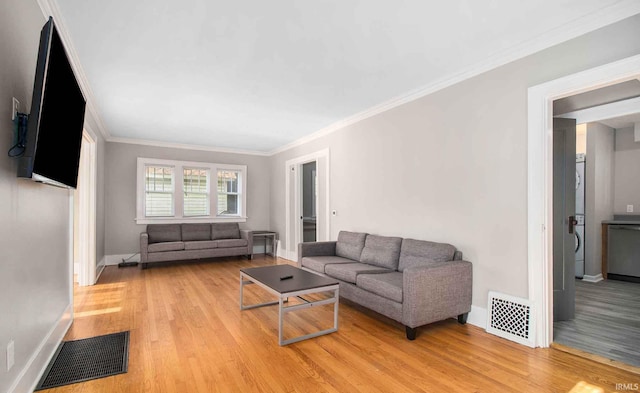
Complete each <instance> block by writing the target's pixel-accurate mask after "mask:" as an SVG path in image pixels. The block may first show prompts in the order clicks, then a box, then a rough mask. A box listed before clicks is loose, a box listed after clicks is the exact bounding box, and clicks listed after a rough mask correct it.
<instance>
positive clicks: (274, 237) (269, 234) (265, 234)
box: [251, 231, 278, 257]
mask: <svg viewBox="0 0 640 393" xmlns="http://www.w3.org/2000/svg"><path fill="white" fill-rule="evenodd" d="M256 237H261V238H264V254H265V255H267V238H271V254H270V255H271V256H272V257H276V256H278V233H277V232H273V231H253V238H254V239H255V238H256ZM251 256H252V257H253V253H252V254H251Z"/></svg>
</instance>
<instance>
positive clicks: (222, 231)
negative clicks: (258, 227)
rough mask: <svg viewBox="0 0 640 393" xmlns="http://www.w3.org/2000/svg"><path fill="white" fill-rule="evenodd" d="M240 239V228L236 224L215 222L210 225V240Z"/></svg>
mask: <svg viewBox="0 0 640 393" xmlns="http://www.w3.org/2000/svg"><path fill="white" fill-rule="evenodd" d="M217 239H240V228H239V227H238V223H237V222H217V223H215V224H211V240H217Z"/></svg>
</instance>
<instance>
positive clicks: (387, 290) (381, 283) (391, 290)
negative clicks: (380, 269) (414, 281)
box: [356, 272, 402, 303]
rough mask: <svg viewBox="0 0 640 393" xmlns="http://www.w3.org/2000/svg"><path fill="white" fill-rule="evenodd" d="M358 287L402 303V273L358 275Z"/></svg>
mask: <svg viewBox="0 0 640 393" xmlns="http://www.w3.org/2000/svg"><path fill="white" fill-rule="evenodd" d="M356 285H357V286H358V288H362V289H365V290H367V291H369V292H372V293H375V294H376V295H380V296H382V297H386V298H387V299H389V300H393V301H394V302H398V303H402V273H400V272H391V273H380V274H358V277H357V278H356Z"/></svg>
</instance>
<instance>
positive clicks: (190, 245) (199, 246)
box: [184, 240, 218, 250]
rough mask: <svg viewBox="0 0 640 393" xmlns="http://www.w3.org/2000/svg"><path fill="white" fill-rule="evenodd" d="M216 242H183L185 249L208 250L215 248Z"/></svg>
mask: <svg viewBox="0 0 640 393" xmlns="http://www.w3.org/2000/svg"><path fill="white" fill-rule="evenodd" d="M217 247H218V242H217V241H216V240H194V241H191V242H184V249H185V250H208V249H210V248H217Z"/></svg>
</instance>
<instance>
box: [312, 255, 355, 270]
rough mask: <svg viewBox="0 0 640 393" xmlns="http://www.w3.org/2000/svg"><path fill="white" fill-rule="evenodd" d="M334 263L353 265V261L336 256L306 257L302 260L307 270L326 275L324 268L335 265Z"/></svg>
mask: <svg viewBox="0 0 640 393" xmlns="http://www.w3.org/2000/svg"><path fill="white" fill-rule="evenodd" d="M334 263H353V260H351V259H347V258H343V257H335V256H319V257H304V258H302V262H301V264H302V266H303V267H306V268H307V269H311V270H314V271H316V272H320V273H324V268H325V266H326V265H330V264H334Z"/></svg>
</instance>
